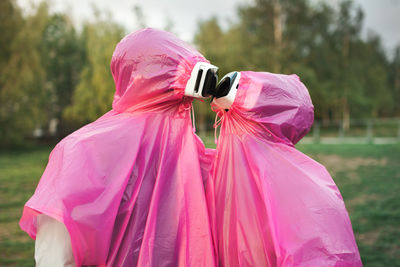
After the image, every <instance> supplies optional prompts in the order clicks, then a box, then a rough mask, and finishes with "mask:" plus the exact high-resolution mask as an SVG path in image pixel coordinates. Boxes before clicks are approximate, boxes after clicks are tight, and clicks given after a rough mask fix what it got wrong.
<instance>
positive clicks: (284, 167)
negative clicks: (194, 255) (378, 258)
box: [207, 72, 362, 267]
mask: <svg viewBox="0 0 400 267" xmlns="http://www.w3.org/2000/svg"><path fill="white" fill-rule="evenodd" d="M214 108H215V109H216V111H217V113H218V115H219V117H220V118H219V119H220V123H221V133H220V137H219V140H218V144H217V155H216V159H215V162H214V165H213V171H212V180H209V183H208V185H207V199H208V202H209V209H210V214H211V216H212V217H213V221H214V223H213V227H214V230H215V231H214V234H215V236H216V239H217V240H218V245H217V246H218V254H219V255H218V257H219V262H220V265H221V266H285V267H287V266H307V267H308V266H362V263H361V260H360V256H359V252H358V248H357V245H356V242H355V239H354V234H353V231H352V226H351V222H350V219H349V216H348V213H347V211H346V208H345V205H344V202H343V199H342V197H341V195H340V192H339V190H338V188H337V187H336V185H335V183H334V181H333V180H332V178H331V177H330V175H329V173H328V172H327V171H326V169H325V168H324V167H323V166H322V165H321V164H319V163H318V162H316V161H314V160H312V159H311V158H309V157H307V156H306V155H304V154H302V153H301V152H299V151H298V150H296V148H295V147H294V144H295V143H296V142H297V141H299V140H300V139H301V138H302V137H303V136H304V135H305V134H306V133H307V132H308V131H309V129H310V127H311V125H312V123H313V110H314V108H313V105H312V103H311V99H310V96H309V94H308V91H307V89H306V87H305V86H304V85H303V83H301V81H300V79H299V78H298V76H296V75H282V74H272V73H261V72H259V73H257V72H241V79H240V83H239V88H238V91H237V96H236V99H235V101H234V103H233V105H232V107H231V109H230V110H229V111H228V112H225V111H224V110H218V108H217V107H214Z"/></svg>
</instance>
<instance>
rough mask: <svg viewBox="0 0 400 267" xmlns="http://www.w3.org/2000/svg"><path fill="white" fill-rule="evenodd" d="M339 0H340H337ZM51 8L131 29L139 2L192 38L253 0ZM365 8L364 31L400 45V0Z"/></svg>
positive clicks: (107, 1) (80, 1)
mask: <svg viewBox="0 0 400 267" xmlns="http://www.w3.org/2000/svg"><path fill="white" fill-rule="evenodd" d="M41 1H42V0H18V3H19V4H20V5H21V6H23V7H27V8H28V7H29V4H28V3H29V2H33V3H38V2H41ZM334 1H336V2H337V0H334ZM48 2H50V8H51V11H62V12H68V13H69V14H70V15H71V16H72V18H73V19H74V21H75V22H76V23H77V25H80V24H81V23H82V22H83V21H85V20H90V19H92V18H93V12H92V5H93V4H95V5H96V6H97V7H98V8H99V9H100V10H107V11H109V12H110V13H111V14H112V16H113V18H114V19H115V20H116V21H118V22H120V23H121V24H123V25H125V28H126V29H127V30H128V31H132V30H135V29H137V28H138V26H137V25H135V16H134V12H133V6H134V5H139V6H140V7H141V8H142V10H143V13H144V15H145V19H146V23H147V26H150V27H154V28H164V27H165V25H166V24H167V21H168V20H171V21H172V22H173V31H174V33H176V34H177V35H178V36H179V37H180V38H182V39H183V40H185V41H187V42H191V41H192V39H193V35H194V33H195V31H196V29H197V22H198V21H199V20H200V19H206V18H209V17H210V16H212V15H215V16H217V17H218V18H219V20H220V22H221V23H222V25H223V26H225V27H226V26H227V25H229V21H235V19H236V18H237V16H236V7H237V5H238V4H246V3H250V2H252V0H197V1H190V0H145V1H140V0H48ZM355 2H356V3H357V4H359V5H361V6H362V8H363V10H364V12H365V19H364V22H365V23H364V26H365V29H364V34H367V32H368V31H370V30H372V31H374V32H376V33H378V34H379V35H380V36H381V37H382V41H383V43H384V46H385V48H386V49H387V50H388V54H392V51H393V48H394V47H395V46H396V45H400V0H355Z"/></svg>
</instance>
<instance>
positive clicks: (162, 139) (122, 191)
mask: <svg viewBox="0 0 400 267" xmlns="http://www.w3.org/2000/svg"><path fill="white" fill-rule="evenodd" d="M198 61H205V62H207V61H206V59H205V58H204V57H203V56H202V55H201V54H200V53H198V52H197V51H196V50H195V49H194V48H192V47H190V46H188V45H187V44H186V43H184V42H182V41H181V40H179V39H178V38H176V37H175V36H174V35H172V34H170V33H166V32H163V31H158V30H153V29H145V30H141V31H138V32H135V33H132V34H130V35H128V36H126V37H125V38H124V39H123V40H122V41H121V42H120V43H119V44H118V45H117V47H116V49H115V51H114V54H113V57H112V61H111V71H112V75H113V77H114V81H115V85H116V93H115V96H114V101H113V109H112V110H111V111H110V112H108V113H106V114H105V115H103V116H102V117H101V118H99V119H98V120H96V121H95V122H93V123H90V124H88V125H86V126H84V127H83V128H81V129H79V130H77V131H76V132H74V133H72V134H71V135H69V136H68V137H66V138H65V139H63V140H62V141H61V142H60V143H58V144H57V146H56V147H55V148H54V150H53V151H52V152H51V154H50V158H49V162H48V165H47V168H46V170H45V172H44V174H43V176H42V178H41V180H40V183H39V185H38V187H37V189H36V191H35V194H34V195H33V196H32V197H31V199H29V201H28V202H27V203H26V205H25V208H24V211H23V216H22V218H21V221H20V226H21V228H22V229H23V230H24V231H26V232H27V233H28V234H29V235H30V236H31V237H32V238H35V235H36V217H37V215H38V214H41V213H43V214H46V215H48V216H50V217H53V218H55V219H57V220H58V221H60V222H62V223H64V224H65V225H66V227H67V229H68V232H69V234H70V236H71V243H72V249H73V253H74V257H75V260H76V265H77V266H81V265H102V266H104V265H107V266H214V265H215V261H216V260H215V255H214V247H213V244H212V242H213V241H212V237H211V228H210V222H209V217H208V212H207V206H206V201H205V194H204V177H205V176H204V174H205V173H207V172H208V170H207V166H210V165H211V162H210V159H211V158H210V157H208V155H207V154H208V153H212V151H206V150H205V148H204V145H203V143H202V142H201V141H200V139H199V138H198V137H197V136H196V135H195V134H194V132H193V128H192V123H191V118H190V108H191V102H192V98H187V97H184V89H185V85H186V82H187V81H188V79H189V77H190V74H191V70H192V68H193V66H194V65H195V63H196V62H198ZM210 155H211V154H210Z"/></svg>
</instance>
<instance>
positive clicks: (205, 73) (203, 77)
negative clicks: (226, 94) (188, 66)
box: [185, 62, 218, 98]
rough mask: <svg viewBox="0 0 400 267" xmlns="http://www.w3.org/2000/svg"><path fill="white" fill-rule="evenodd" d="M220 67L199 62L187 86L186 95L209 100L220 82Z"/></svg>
mask: <svg viewBox="0 0 400 267" xmlns="http://www.w3.org/2000/svg"><path fill="white" fill-rule="evenodd" d="M217 72H218V67H216V66H214V65H211V64H209V63H206V62H197V63H196V65H195V66H194V68H193V70H192V74H191V75H190V78H189V80H188V82H187V84H186V88H185V95H186V96H191V97H196V98H207V97H210V96H212V95H213V94H214V92H215V87H216V85H217V81H218V74H217Z"/></svg>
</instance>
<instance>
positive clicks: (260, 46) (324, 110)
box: [195, 0, 400, 127]
mask: <svg viewBox="0 0 400 267" xmlns="http://www.w3.org/2000/svg"><path fill="white" fill-rule="evenodd" d="M238 15H239V20H238V21H237V22H236V23H232V24H231V25H230V26H229V28H228V29H227V30H226V31H222V30H221V27H220V26H219V23H218V20H217V19H216V18H215V17H212V18H210V19H208V20H206V21H202V22H201V23H200V24H199V27H198V30H197V33H196V36H195V42H196V44H197V45H198V46H199V48H200V50H201V51H202V52H203V53H204V54H205V55H206V56H208V57H209V59H210V60H212V62H213V63H214V64H216V65H217V66H221V67H222V70H223V73H225V72H229V71H233V70H252V71H269V72H280V73H286V74H290V73H297V74H299V76H300V77H301V79H302V81H303V82H304V83H305V84H306V86H307V87H308V89H309V91H310V94H311V97H312V99H313V103H314V105H315V108H316V119H322V120H325V121H327V120H336V119H338V120H343V123H344V125H343V126H344V127H348V125H349V121H350V117H358V118H367V117H371V116H373V117H379V116H391V115H393V114H394V109H395V106H396V105H397V106H398V105H400V104H398V103H396V102H394V99H395V98H394V92H396V91H395V90H391V88H394V87H395V86H393V84H395V82H394V81H395V80H396V79H395V78H393V77H395V75H394V74H392V84H390V82H389V76H388V73H390V64H389V61H388V58H387V56H386V55H385V53H384V50H383V48H382V44H381V41H380V39H379V37H378V36H376V35H373V34H371V35H370V36H369V37H368V38H367V39H365V38H364V39H363V38H362V36H361V30H362V25H363V12H362V10H361V9H360V8H359V7H357V6H356V5H355V4H354V3H353V2H352V1H349V0H345V1H341V2H339V4H338V5H337V6H336V7H333V6H331V5H330V4H329V3H327V2H311V1H307V0H299V1H289V0H255V1H254V2H253V3H251V4H248V5H245V6H241V7H239V8H238ZM214 40H215V41H214ZM395 66H397V65H396V64H393V66H392V69H395V68H396V67H395ZM397 68H398V67H397Z"/></svg>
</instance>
